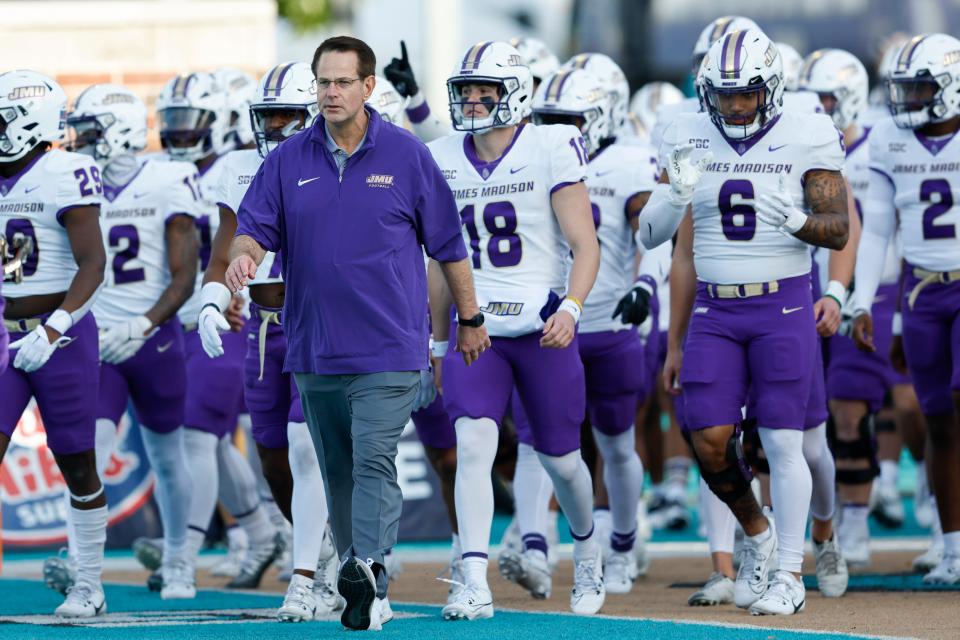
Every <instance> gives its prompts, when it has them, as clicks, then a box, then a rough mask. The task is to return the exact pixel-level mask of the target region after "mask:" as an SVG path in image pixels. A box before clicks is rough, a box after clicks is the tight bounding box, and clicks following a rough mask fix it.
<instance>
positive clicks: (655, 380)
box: [638, 321, 667, 400]
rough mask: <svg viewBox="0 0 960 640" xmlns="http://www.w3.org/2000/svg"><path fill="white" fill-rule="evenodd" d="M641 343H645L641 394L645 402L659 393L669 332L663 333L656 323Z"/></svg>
mask: <svg viewBox="0 0 960 640" xmlns="http://www.w3.org/2000/svg"><path fill="white" fill-rule="evenodd" d="M638 335H639V334H638ZM641 342H642V343H643V390H642V391H641V392H640V398H641V400H643V399H644V398H649V397H650V396H652V395H656V393H657V385H658V384H660V371H661V370H662V368H663V359H664V358H665V357H666V356H667V332H666V331H664V332H661V331H660V329H659V327H657V324H656V321H654V324H653V328H652V329H650V333H649V334H648V335H647V337H646V339H641Z"/></svg>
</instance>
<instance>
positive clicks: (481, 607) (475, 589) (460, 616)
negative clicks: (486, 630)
mask: <svg viewBox="0 0 960 640" xmlns="http://www.w3.org/2000/svg"><path fill="white" fill-rule="evenodd" d="M442 615H443V619H444V620H476V619H478V618H492V617H493V594H491V593H490V589H488V588H487V587H483V586H480V585H477V584H472V583H471V584H467V585H465V586H464V587H463V588H462V589H460V591H459V592H458V593H457V596H456V597H455V598H454V600H453V602H450V603H448V604H447V606H445V607H444V608H443V611H442Z"/></svg>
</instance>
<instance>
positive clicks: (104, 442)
mask: <svg viewBox="0 0 960 640" xmlns="http://www.w3.org/2000/svg"><path fill="white" fill-rule="evenodd" d="M116 444H117V425H115V424H114V423H113V421H111V420H107V419H106V418H100V419H99V420H97V435H96V444H95V453H96V456H97V475H98V476H100V483H101V484H105V482H104V477H105V475H106V471H107V467H109V466H110V458H111V457H112V456H113V450H114V448H115V447H116ZM63 499H64V500H66V501H67V509H66V512H65V518H64V520H65V524H66V529H67V556H68V557H70V558H73V559H74V560H75V559H76V558H77V531H76V528H75V527H74V526H73V510H72V509H71V508H70V489H68V488H67V487H64V488H63Z"/></svg>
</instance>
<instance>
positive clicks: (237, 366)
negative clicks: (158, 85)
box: [157, 73, 281, 588]
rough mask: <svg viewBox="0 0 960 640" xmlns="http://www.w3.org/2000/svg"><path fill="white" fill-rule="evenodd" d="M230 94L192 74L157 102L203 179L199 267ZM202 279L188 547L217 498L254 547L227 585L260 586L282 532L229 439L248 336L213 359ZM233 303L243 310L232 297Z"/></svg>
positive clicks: (194, 351)
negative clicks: (204, 337) (203, 333)
mask: <svg viewBox="0 0 960 640" xmlns="http://www.w3.org/2000/svg"><path fill="white" fill-rule="evenodd" d="M226 100H227V97H226V93H225V91H224V90H223V89H222V87H220V85H219V84H218V83H217V82H216V80H215V79H214V77H213V76H212V75H211V74H209V73H191V74H187V75H181V76H176V77H175V78H173V79H171V80H170V81H169V82H168V83H167V84H166V85H165V86H164V88H163V90H162V91H161V92H160V98H159V99H158V100H157V120H158V122H159V128H160V141H161V143H162V144H163V148H164V150H165V151H166V154H167V155H168V156H169V157H170V158H171V159H173V160H181V161H185V162H190V163H193V164H194V165H195V166H196V168H197V172H198V173H199V175H200V177H199V180H198V187H199V193H198V195H199V197H200V209H199V215H198V216H197V219H196V225H197V229H198V231H199V236H200V260H199V270H200V271H201V272H202V271H203V270H205V269H206V267H207V265H208V263H209V261H210V253H211V240H212V238H213V236H214V235H215V234H216V232H217V227H218V225H219V222H220V220H219V216H218V210H217V204H216V200H217V198H216V194H217V190H218V185H219V182H220V176H221V173H222V171H223V168H224V163H223V162H222V161H221V157H222V156H221V154H222V153H224V152H225V151H227V150H228V149H229V145H228V144H227V143H226V142H224V141H225V140H228V139H229V135H228V130H229V118H228V115H227V111H228V110H227V102H226ZM202 279H203V274H202V273H198V274H197V290H196V291H194V294H193V295H192V296H191V297H190V299H189V300H188V301H187V302H186V303H185V304H184V305H183V306H182V307H181V308H180V310H179V311H178V314H177V315H178V317H179V318H180V322H181V323H182V324H183V329H184V341H185V350H186V358H187V400H186V416H185V424H186V427H187V428H186V431H185V433H184V446H185V448H186V455H187V464H188V465H189V468H190V470H191V473H192V474H193V492H192V496H191V498H192V499H191V503H190V516H189V529H188V532H187V544H188V547H189V549H190V554H189V555H190V557H195V556H196V553H197V552H198V551H199V550H200V546H201V545H202V544H203V540H204V537H205V536H206V529H207V526H208V525H209V523H210V517H211V515H212V514H213V509H214V505H215V504H216V500H217V497H218V490H219V497H220V499H221V500H222V501H223V503H224V505H225V506H226V507H227V509H228V510H229V511H230V512H231V513H232V514H233V515H234V517H235V518H236V519H237V521H238V522H239V523H240V525H241V526H242V527H243V528H244V529H245V530H246V531H247V535H248V537H249V539H250V548H249V550H248V552H247V555H246V558H245V561H244V564H243V566H242V567H241V571H240V574H239V575H238V576H237V577H236V578H234V579H233V580H232V581H231V582H229V583H228V585H227V586H230V587H240V588H254V587H256V586H257V585H258V584H259V583H260V580H261V578H262V576H263V573H264V572H265V571H266V570H267V568H268V567H269V566H270V564H271V563H272V562H273V561H274V559H275V558H276V557H277V556H278V555H279V553H280V552H281V549H280V541H279V540H277V539H276V538H277V535H276V534H277V533H278V532H277V531H276V528H275V527H274V525H273V523H272V522H271V521H270V518H269V517H268V514H267V512H266V509H265V508H264V506H263V504H262V502H261V501H260V497H259V495H258V491H257V481H256V476H255V475H254V472H253V470H252V469H251V468H250V464H249V462H248V461H247V460H246V459H245V458H244V457H243V455H242V454H241V453H240V452H239V451H238V450H237V448H236V447H235V446H234V445H233V443H232V441H231V438H230V436H231V435H232V434H233V432H234V430H235V429H236V427H237V421H238V417H239V415H240V414H241V413H243V412H244V411H243V392H242V389H243V387H242V384H241V382H242V378H243V357H244V355H245V353H246V339H245V337H244V334H243V333H242V332H240V331H230V332H227V333H225V334H224V335H223V349H224V356H223V357H221V358H217V359H210V358H208V357H207V356H206V355H205V354H204V351H203V346H202V344H201V339H200V335H199V334H198V332H197V318H198V317H199V315H200V309H201V307H202V306H203V303H202V300H201V297H202V294H201V292H200V291H199V288H200V287H201V286H202ZM233 303H234V304H237V305H238V306H242V301H241V300H239V299H237V298H234V299H233Z"/></svg>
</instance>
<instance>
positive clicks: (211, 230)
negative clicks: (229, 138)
mask: <svg viewBox="0 0 960 640" xmlns="http://www.w3.org/2000/svg"><path fill="white" fill-rule="evenodd" d="M223 167H224V162H223V156H221V157H219V158H217V159H216V160H215V161H214V163H213V164H212V165H210V166H209V167H208V168H207V170H206V171H204V172H203V173H201V174H200V177H199V178H198V179H197V184H198V185H199V187H200V192H199V195H200V202H199V203H198V207H197V220H196V222H197V232H198V233H199V234H200V264H199V265H198V266H197V284H196V287H195V288H194V291H193V295H192V296H190V299H189V300H187V302H186V303H185V304H184V305H183V306H182V307H180V310H179V311H177V317H179V318H180V322H182V323H183V324H189V325H195V324H197V319H198V318H199V317H200V308H201V307H202V306H203V305H202V304H200V289H202V288H203V272H204V271H206V270H207V265H208V264H209V263H210V251H211V247H212V245H213V237H214V236H215V235H217V229H218V228H219V227H220V208H219V207H218V206H217V193H218V188H219V184H220V174H221V172H222V171H223Z"/></svg>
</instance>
